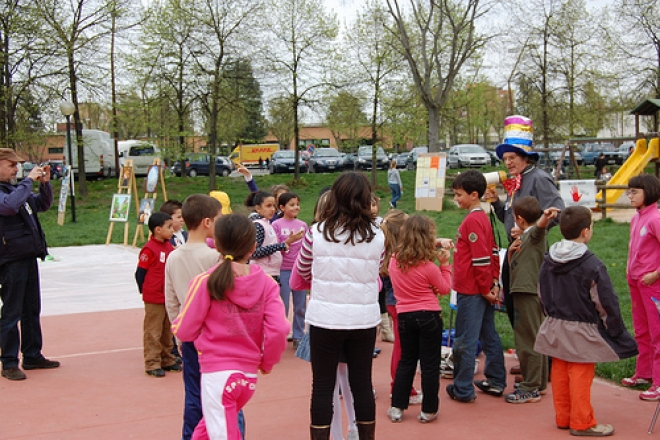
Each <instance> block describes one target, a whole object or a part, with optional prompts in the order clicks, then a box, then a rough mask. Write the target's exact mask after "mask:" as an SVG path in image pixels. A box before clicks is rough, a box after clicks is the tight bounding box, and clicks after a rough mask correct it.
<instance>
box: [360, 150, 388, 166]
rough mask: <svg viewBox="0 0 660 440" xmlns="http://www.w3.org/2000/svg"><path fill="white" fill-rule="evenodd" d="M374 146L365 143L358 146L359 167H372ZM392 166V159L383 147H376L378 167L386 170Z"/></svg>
mask: <svg viewBox="0 0 660 440" xmlns="http://www.w3.org/2000/svg"><path fill="white" fill-rule="evenodd" d="M373 151H374V150H373V147H372V146H370V145H365V146H362V147H360V148H358V153H357V161H358V168H360V169H361V170H366V169H370V168H371V167H372V166H373ZM389 166H390V161H389V159H388V158H387V154H385V150H383V147H378V148H376V168H380V169H381V170H386V169H387V168H389Z"/></svg>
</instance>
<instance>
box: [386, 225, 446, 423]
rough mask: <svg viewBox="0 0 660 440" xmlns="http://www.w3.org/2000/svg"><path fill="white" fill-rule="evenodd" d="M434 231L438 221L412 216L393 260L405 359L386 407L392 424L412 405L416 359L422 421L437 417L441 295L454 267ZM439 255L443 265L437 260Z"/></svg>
mask: <svg viewBox="0 0 660 440" xmlns="http://www.w3.org/2000/svg"><path fill="white" fill-rule="evenodd" d="M435 231H436V230H435V223H433V221H431V219H429V218H428V217H425V216H422V215H411V216H410V217H408V220H406V222H405V223H404V225H403V230H402V232H401V240H400V242H399V243H398V244H397V247H396V252H395V254H394V255H393V256H392V258H391V260H390V262H389V272H390V278H391V279H392V285H393V286H394V294H395V296H396V300H397V303H396V309H397V314H398V318H399V338H400V341H401V360H400V361H399V365H398V366H397V369H396V377H395V379H394V389H393V391H392V406H391V407H390V409H389V411H388V415H389V416H390V419H391V420H392V421H393V422H400V421H401V418H402V416H403V411H404V410H406V409H408V403H409V402H408V401H409V398H410V389H411V388H412V385H413V380H414V378H415V372H416V370H417V361H419V363H420V368H421V371H422V393H423V394H424V400H423V401H422V411H421V412H420V413H419V416H418V419H419V421H420V422H422V423H428V422H431V421H433V420H435V419H436V418H437V417H438V405H439V400H438V389H439V386H440V369H439V368H438V366H439V365H440V349H441V345H442V317H441V309H440V304H439V303H438V296H437V295H447V294H449V291H450V290H451V268H450V266H449V250H447V249H440V251H438V250H437V249H436V238H435ZM436 256H437V258H438V261H439V262H440V267H438V266H436V265H435V263H434V261H435V258H436Z"/></svg>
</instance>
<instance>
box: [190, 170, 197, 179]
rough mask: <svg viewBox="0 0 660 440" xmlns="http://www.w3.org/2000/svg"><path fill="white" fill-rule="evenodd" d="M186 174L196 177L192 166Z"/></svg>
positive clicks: (195, 171)
mask: <svg viewBox="0 0 660 440" xmlns="http://www.w3.org/2000/svg"><path fill="white" fill-rule="evenodd" d="M188 175H189V176H190V177H197V170H196V169H194V168H191V169H189V170H188Z"/></svg>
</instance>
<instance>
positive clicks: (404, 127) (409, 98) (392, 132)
mask: <svg viewBox="0 0 660 440" xmlns="http://www.w3.org/2000/svg"><path fill="white" fill-rule="evenodd" d="M382 102H383V118H384V121H383V131H384V133H385V134H387V135H389V137H390V138H392V142H393V143H394V147H395V149H396V151H397V152H398V151H399V146H400V145H406V144H407V143H408V142H411V143H412V144H413V145H425V144H426V142H427V141H428V126H427V122H428V119H429V118H428V112H427V110H426V107H425V106H424V104H423V103H422V102H421V100H420V98H419V95H418V94H417V93H415V90H414V86H413V85H405V84H404V85H398V86H393V87H391V88H389V90H388V91H387V92H386V93H385V94H384V96H383V101H382Z"/></svg>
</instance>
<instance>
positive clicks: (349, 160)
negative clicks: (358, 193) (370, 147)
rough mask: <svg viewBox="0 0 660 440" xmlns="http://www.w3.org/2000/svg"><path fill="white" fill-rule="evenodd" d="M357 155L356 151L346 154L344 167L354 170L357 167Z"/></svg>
mask: <svg viewBox="0 0 660 440" xmlns="http://www.w3.org/2000/svg"><path fill="white" fill-rule="evenodd" d="M356 161H357V155H356V154H355V153H349V154H347V155H346V156H344V169H345V170H353V169H355V164H356V163H357V162H356Z"/></svg>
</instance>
